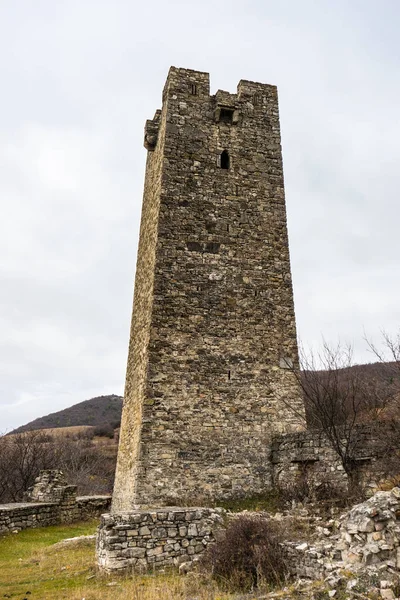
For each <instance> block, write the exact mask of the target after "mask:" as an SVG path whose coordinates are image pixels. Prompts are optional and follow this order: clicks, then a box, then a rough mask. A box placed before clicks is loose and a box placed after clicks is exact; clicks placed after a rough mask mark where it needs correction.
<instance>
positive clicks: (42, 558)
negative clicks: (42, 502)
mask: <svg viewBox="0 0 400 600" xmlns="http://www.w3.org/2000/svg"><path fill="white" fill-rule="evenodd" d="M97 524H98V523H97V522H90V523H83V524H74V525H58V526H55V527H46V528H42V529H29V530H25V531H21V532H20V533H18V534H9V535H6V536H4V537H0V598H13V599H14V600H17V599H18V600H24V599H25V600H50V599H51V600H54V598H57V600H83V599H84V600H176V599H178V598H180V599H181V600H183V599H185V598H196V600H233V599H234V598H235V596H234V595H230V594H224V593H222V592H219V591H218V589H217V588H216V586H215V584H214V583H213V582H212V581H211V580H210V579H208V578H204V577H200V576H198V575H194V574H193V575H189V576H187V577H182V576H179V575H177V574H176V572H175V571H171V572H169V573H160V574H157V575H143V576H131V577H126V576H121V575H119V576H118V575H112V576H107V575H100V574H99V573H98V572H97V569H96V562H95V549H94V541H90V542H88V541H85V542H83V543H81V544H79V545H78V546H77V545H74V546H65V547H60V546H58V547H56V548H54V546H53V545H54V544H55V543H57V542H59V541H61V540H63V539H65V538H70V537H75V536H79V535H88V534H93V533H95V531H96V527H97ZM236 598H237V596H236Z"/></svg>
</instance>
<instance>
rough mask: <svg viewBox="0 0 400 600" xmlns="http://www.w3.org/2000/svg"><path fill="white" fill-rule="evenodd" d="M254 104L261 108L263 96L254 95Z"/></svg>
mask: <svg viewBox="0 0 400 600" xmlns="http://www.w3.org/2000/svg"><path fill="white" fill-rule="evenodd" d="M253 104H254V106H259V105H260V104H261V96H260V95H259V94H254V96H253Z"/></svg>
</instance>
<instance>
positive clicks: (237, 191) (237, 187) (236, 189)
mask: <svg viewBox="0 0 400 600" xmlns="http://www.w3.org/2000/svg"><path fill="white" fill-rule="evenodd" d="M235 191H236V196H239V186H238V185H237V186H236V187H235Z"/></svg>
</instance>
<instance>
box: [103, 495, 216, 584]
mask: <svg viewBox="0 0 400 600" xmlns="http://www.w3.org/2000/svg"><path fill="white" fill-rule="evenodd" d="M224 512H225V511H224V510H223V509H218V508H216V509H212V508H181V507H165V508H161V509H155V510H151V511H148V510H138V511H135V512H129V513H116V514H106V515H102V517H101V523H100V527H99V529H98V534H97V543H96V553H97V561H98V565H99V567H100V568H101V569H102V570H104V571H106V572H111V571H115V570H118V571H126V570H136V571H145V570H148V569H149V568H156V567H164V566H166V565H175V566H179V565H182V564H183V563H186V562H192V561H193V560H196V559H198V558H199V556H200V555H201V553H202V552H204V550H205V548H206V547H207V545H208V544H209V543H211V542H213V541H214V540H215V532H216V530H217V529H218V528H220V527H222V526H223V521H224V518H223V516H224Z"/></svg>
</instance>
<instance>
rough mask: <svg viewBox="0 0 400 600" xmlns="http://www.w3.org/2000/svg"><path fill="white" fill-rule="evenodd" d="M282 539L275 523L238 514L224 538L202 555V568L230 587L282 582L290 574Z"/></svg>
mask: <svg viewBox="0 0 400 600" xmlns="http://www.w3.org/2000/svg"><path fill="white" fill-rule="evenodd" d="M283 539H284V536H283V532H282V531H281V528H280V526H279V524H278V523H276V522H273V521H266V520H262V519H256V518H253V517H243V516H241V517H238V518H237V519H234V520H233V521H232V522H231V523H230V525H229V526H228V528H227V529H226V530H225V531H224V533H223V535H222V537H221V539H219V540H217V542H216V543H215V544H213V545H210V546H209V547H208V548H207V550H206V552H205V553H204V555H203V557H202V563H201V564H202V567H203V570H204V571H206V572H207V573H211V574H212V576H213V578H214V579H216V581H217V582H218V583H219V585H221V586H222V587H225V588H226V589H230V590H252V589H253V588H254V587H260V585H264V584H267V585H274V586H275V585H278V584H282V583H283V582H284V581H285V578H286V577H287V574H288V568H287V564H286V560H285V554H284V551H283V549H282V544H281V543H282V541H283Z"/></svg>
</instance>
